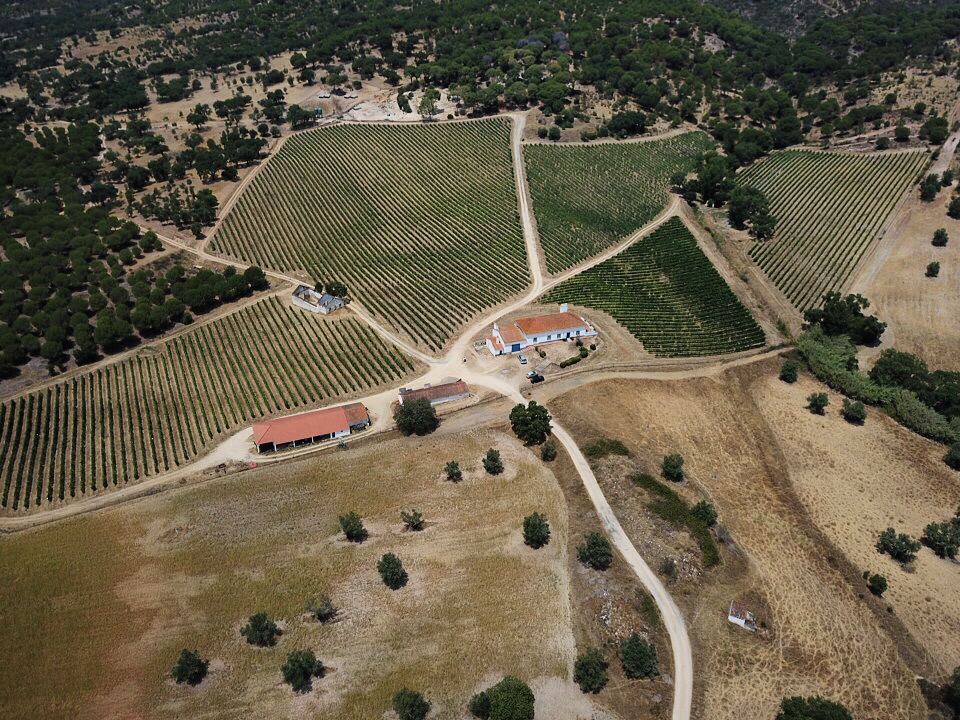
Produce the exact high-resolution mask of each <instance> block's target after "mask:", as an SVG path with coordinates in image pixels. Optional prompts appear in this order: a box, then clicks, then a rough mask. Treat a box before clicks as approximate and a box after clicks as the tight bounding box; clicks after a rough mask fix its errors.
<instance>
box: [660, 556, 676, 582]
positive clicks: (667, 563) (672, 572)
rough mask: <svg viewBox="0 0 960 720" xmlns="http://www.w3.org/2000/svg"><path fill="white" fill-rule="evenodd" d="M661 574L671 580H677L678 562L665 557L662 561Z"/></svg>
mask: <svg viewBox="0 0 960 720" xmlns="http://www.w3.org/2000/svg"><path fill="white" fill-rule="evenodd" d="M660 574H661V575H663V576H664V577H665V578H668V579H669V580H676V579H677V561H676V560H674V559H673V558H672V557H665V558H664V559H663V560H661V561H660Z"/></svg>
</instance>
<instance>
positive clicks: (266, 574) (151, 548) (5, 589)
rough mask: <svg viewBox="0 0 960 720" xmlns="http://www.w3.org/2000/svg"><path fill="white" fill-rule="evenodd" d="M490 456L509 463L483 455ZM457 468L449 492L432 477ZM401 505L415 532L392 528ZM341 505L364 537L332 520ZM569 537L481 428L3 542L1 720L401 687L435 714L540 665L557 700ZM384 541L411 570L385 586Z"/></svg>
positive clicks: (332, 458) (459, 709)
mask: <svg viewBox="0 0 960 720" xmlns="http://www.w3.org/2000/svg"><path fill="white" fill-rule="evenodd" d="M489 447H497V448H499V449H500V451H501V453H502V454H503V459H504V464H505V466H506V472H505V473H504V474H503V475H502V476H499V477H492V476H487V475H486V474H485V473H484V471H483V469H482V467H481V465H480V459H481V457H482V454H483V453H484V452H485V451H486V449H487V448H489ZM450 459H457V460H459V462H460V463H461V467H462V468H463V469H464V474H465V480H464V481H463V482H462V483H459V484H456V485H454V484H452V483H448V482H446V481H445V480H443V466H444V464H445V463H446V461H447V460H450ZM411 508H417V509H419V510H420V511H422V512H423V513H424V515H425V517H426V520H427V526H426V529H425V530H423V531H422V532H420V533H413V532H409V531H406V530H404V529H403V526H402V523H401V521H400V517H399V511H400V510H401V509H411ZM351 509H353V510H356V511H357V512H359V513H360V514H361V515H362V516H363V518H364V520H365V523H366V526H367V528H368V530H369V532H370V537H369V539H368V540H367V541H366V542H364V543H363V544H361V545H353V544H349V543H347V542H345V541H344V540H343V539H342V535H341V534H340V533H339V532H338V527H337V515H338V514H340V513H343V512H346V511H348V510H351ZM535 510H539V511H542V512H545V513H546V514H547V515H548V517H549V520H550V523H551V527H552V531H553V541H552V542H551V543H550V544H549V545H548V546H547V547H546V548H544V549H542V550H540V551H534V550H531V549H530V548H527V547H526V546H525V545H523V543H522V538H521V532H520V528H521V524H522V518H523V516H524V515H527V514H529V513H531V512H533V511H535ZM566 538H567V516H566V509H565V507H564V503H563V495H562V493H561V491H560V489H559V487H558V486H557V483H556V480H555V479H554V478H553V476H552V474H551V473H550V472H549V471H547V470H545V469H544V467H543V465H542V463H541V462H540V461H539V459H538V458H537V457H536V456H535V455H534V454H533V453H531V452H530V451H528V450H526V449H524V448H523V447H521V446H520V445H519V444H518V443H517V442H516V441H515V440H514V439H512V438H510V437H508V436H506V435H504V434H502V433H499V432H496V431H486V430H477V431H471V432H467V433H461V434H448V435H445V436H436V437H431V438H426V439H417V438H410V439H397V440H388V441H384V442H381V443H370V444H364V445H361V446H359V447H356V448H353V447H352V448H351V449H350V450H349V451H346V452H342V453H341V452H338V453H334V454H328V455H325V456H322V457H318V458H315V459H311V460H308V461H304V462H299V463H296V464H290V465H286V466H284V467H281V468H275V469H268V468H263V469H260V470H257V471H250V472H246V473H243V474H242V475H240V476H237V477H234V478H228V479H224V480H219V481H211V482H210V483H207V484H205V485H204V486H202V487H199V488H196V489H191V490H183V491H179V492H175V493H170V494H169V495H162V496H158V497H153V498H150V499H147V500H144V501H139V502H137V503H134V504H131V505H128V506H124V507H121V508H117V509H113V510H110V511H107V512H103V513H98V514H95V515H89V516H84V517H81V518H79V519H75V520H72V521H69V522H65V523H63V524H58V525H54V526H51V527H49V528H44V529H40V530H37V531H31V532H28V533H24V534H21V535H15V536H11V537H7V538H3V539H2V540H0V579H2V582H0V588H2V589H0V608H2V610H0V632H2V633H3V636H4V643H3V646H2V647H3V651H2V656H3V657H2V662H0V716H4V717H30V718H45V717H46V718H55V717H56V718H59V717H74V718H130V717H155V718H173V717H186V716H194V717H198V716H202V717H207V718H215V717H223V718H235V717H248V718H287V717H290V718H292V717H298V718H299V717H315V718H358V719H360V718H362V719H364V720H366V719H368V718H378V717H381V716H382V715H383V713H384V711H385V710H387V708H388V707H389V705H390V698H391V696H392V694H393V693H394V692H395V691H396V690H398V689H399V688H400V687H403V686H405V685H407V686H410V687H413V688H415V689H419V690H421V691H423V692H424V693H425V694H426V695H427V697H428V698H429V699H430V700H431V701H432V702H433V704H434V709H435V711H434V714H432V715H431V717H436V718H459V717H460V716H461V715H462V714H463V713H464V711H465V707H466V702H467V700H468V699H469V696H470V695H471V694H472V693H473V692H476V691H477V690H478V689H481V688H482V687H484V686H485V685H486V684H487V683H489V682H491V681H494V680H496V679H497V677H498V676H500V675H502V674H505V673H512V674H516V675H519V676H520V677H523V678H525V679H527V680H534V679H537V678H539V680H538V682H537V683H534V687H535V688H538V687H542V688H547V690H545V691H544V692H543V693H542V695H543V697H539V698H538V703H541V702H548V703H549V702H551V701H552V700H556V699H557V697H558V696H559V697H562V696H563V695H564V694H569V690H568V689H567V685H568V683H567V682H566V680H567V677H568V672H569V668H570V667H571V665H572V661H573V656H574V640H573V634H572V630H571V622H570V606H569V596H568V587H569V583H568V575H567V556H566ZM385 552H395V553H396V554H397V555H398V556H399V557H400V558H401V560H402V561H403V562H404V565H405V566H406V569H407V571H408V573H409V576H410V581H409V584H408V585H407V586H406V587H405V588H403V589H401V590H398V591H396V592H394V591H390V590H388V589H387V588H386V587H385V586H384V585H383V584H382V583H381V581H380V578H379V576H378V574H377V572H376V567H375V566H376V561H377V560H378V559H379V557H380V556H381V555H382V554H383V553H385ZM321 593H329V594H330V595H331V597H332V599H333V600H334V603H335V604H336V605H337V606H338V607H339V608H340V609H341V612H340V615H339V616H338V619H337V621H336V622H334V623H332V624H328V625H319V624H318V623H316V622H314V621H312V620H310V619H309V618H308V617H307V616H305V615H304V608H305V603H306V602H307V600H308V599H310V598H316V597H317V596H318V595H320V594H321ZM259 610H262V611H265V612H267V613H268V614H269V615H271V616H272V617H273V618H275V619H276V620H278V622H280V624H281V627H283V628H284V634H283V636H282V637H281V639H280V641H279V643H278V645H277V646H276V647H275V648H271V649H255V648H253V647H252V646H249V645H247V644H246V642H245V641H244V640H243V638H241V637H240V635H239V629H240V627H241V625H242V624H243V623H244V622H245V620H246V618H247V616H249V615H251V614H252V613H254V612H256V611H259ZM183 647H189V648H197V649H199V650H200V652H201V654H202V655H203V656H204V657H205V658H207V659H209V660H210V671H209V675H208V677H207V679H206V680H205V681H204V682H203V683H202V684H201V685H199V686H198V687H196V688H189V687H178V686H176V685H174V684H173V683H172V681H170V680H169V679H167V674H168V673H169V670H170V667H171V666H172V665H173V662H174V660H175V659H176V656H177V655H178V654H179V651H180V649H181V648H183ZM300 648H312V649H314V650H315V652H316V653H317V656H318V657H319V658H320V659H321V660H323V661H324V663H325V664H326V665H327V666H328V667H329V668H330V672H329V673H328V675H327V676H326V677H324V678H322V679H319V680H316V681H315V683H314V690H313V692H312V693H310V694H307V695H302V696H298V695H294V693H293V692H292V691H291V690H290V689H289V688H288V687H287V686H286V685H284V684H282V681H281V676H280V670H279V669H280V665H281V664H282V663H283V661H284V659H285V657H286V655H287V653H288V652H290V651H291V650H294V649H300ZM538 692H539V691H538ZM578 694H579V691H578ZM561 704H562V703H561Z"/></svg>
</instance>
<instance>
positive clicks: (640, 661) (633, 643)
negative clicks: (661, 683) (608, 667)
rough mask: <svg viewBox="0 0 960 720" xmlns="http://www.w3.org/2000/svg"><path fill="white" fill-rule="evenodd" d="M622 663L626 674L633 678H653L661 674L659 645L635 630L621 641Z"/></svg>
mask: <svg viewBox="0 0 960 720" xmlns="http://www.w3.org/2000/svg"><path fill="white" fill-rule="evenodd" d="M620 664H621V665H623V673H624V675H626V676H627V677H628V678H630V679H631V680H638V679H639V678H653V677H656V676H657V675H659V674H660V670H659V668H658V667H657V646H656V645H654V644H653V643H651V642H647V641H646V640H644V639H643V638H642V637H640V636H639V635H638V634H637V633H635V632H634V633H631V634H630V637H628V638H627V639H626V640H624V641H623V642H622V643H620Z"/></svg>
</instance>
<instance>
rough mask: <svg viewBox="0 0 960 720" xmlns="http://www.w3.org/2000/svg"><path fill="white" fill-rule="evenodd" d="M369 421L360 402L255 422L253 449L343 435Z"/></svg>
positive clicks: (293, 444) (270, 447) (277, 447)
mask: <svg viewBox="0 0 960 720" xmlns="http://www.w3.org/2000/svg"><path fill="white" fill-rule="evenodd" d="M369 425H370V416H369V415H368V414H367V409H366V408H365V407H364V406H363V404H361V403H351V404H350V405H339V406H337V407H332V408H324V409H323V410H314V411H313V412H308V413H302V414H300V415H291V416H289V417H284V418H278V419H276V420H268V421H267V422H262V423H256V424H255V425H254V426H253V442H254V444H256V446H257V452H264V451H265V450H280V449H282V448H285V447H297V445H302V444H304V443H315V442H318V441H323V440H332V439H335V438H342V437H346V436H347V435H349V434H350V433H352V432H353V431H354V430H364V429H366V428H367V427H368V426H369Z"/></svg>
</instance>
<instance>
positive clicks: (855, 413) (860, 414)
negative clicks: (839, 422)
mask: <svg viewBox="0 0 960 720" xmlns="http://www.w3.org/2000/svg"><path fill="white" fill-rule="evenodd" d="M840 414H841V415H843V419H844V420H846V421H847V422H848V423H852V424H854V425H863V423H864V421H865V420H866V419H867V409H866V408H865V407H864V406H863V403H862V402H860V401H859V400H854V401H853V402H851V401H850V399H849V398H844V399H843V408H842V409H841V410H840Z"/></svg>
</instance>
